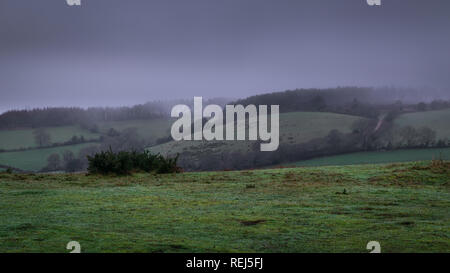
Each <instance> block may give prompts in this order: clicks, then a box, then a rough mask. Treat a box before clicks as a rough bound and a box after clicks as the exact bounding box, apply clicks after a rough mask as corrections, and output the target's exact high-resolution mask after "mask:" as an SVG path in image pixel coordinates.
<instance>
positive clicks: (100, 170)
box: [87, 149, 181, 175]
mask: <svg viewBox="0 0 450 273" xmlns="http://www.w3.org/2000/svg"><path fill="white" fill-rule="evenodd" d="M87 158H88V162H89V167H88V171H89V173H97V174H116V175H127V174H130V173H131V172H132V171H144V172H156V173H176V172H179V171H180V170H181V169H180V168H179V167H178V166H177V160H178V156H177V157H175V158H165V157H163V156H161V155H160V154H156V155H154V154H152V153H150V152H148V151H144V152H136V151H133V152H125V151H121V152H118V153H114V152H113V151H112V149H110V150H109V151H106V152H104V151H102V152H99V153H96V154H94V155H93V156H88V157H87Z"/></svg>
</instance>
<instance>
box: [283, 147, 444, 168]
mask: <svg viewBox="0 0 450 273" xmlns="http://www.w3.org/2000/svg"><path fill="white" fill-rule="evenodd" d="M439 158H442V159H445V160H450V148H443V149H410V150H396V151H386V152H360V153H351V154H343V155H336V156H327V157H320V158H314V159H310V160H304V161H299V162H294V163H289V164H282V165H288V166H331V165H353V164H377V163H393V162H409V161H422V160H423V161H425V160H432V159H439Z"/></svg>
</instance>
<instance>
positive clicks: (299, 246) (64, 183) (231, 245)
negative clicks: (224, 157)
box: [0, 162, 450, 253]
mask: <svg viewBox="0 0 450 273" xmlns="http://www.w3.org/2000/svg"><path fill="white" fill-rule="evenodd" d="M449 164H450V163H449V162H434V163H433V164H431V163H430V162H416V163H406V164H392V165H360V166H340V167H339V166H335V167H314V168H291V169H287V168H286V169H272V170H256V171H239V172H200V173H183V174H170V175H153V174H134V175H132V176H124V177H112V176H111V177H109V176H108V177H103V176H91V175H89V176H86V175H84V174H72V175H69V174H54V175H43V174H29V175H24V174H6V173H0V219H2V221H0V252H61V253H67V252H68V250H66V244H67V243H68V242H69V241H72V240H75V241H78V242H79V243H80V244H81V250H82V252H143V253H150V252H258V253H259V252H282V253H286V252H302V253H304V252H326V253H327V252H361V253H367V252H368V251H367V250H366V244H367V243H368V242H369V241H378V242H380V244H381V251H382V252H384V253H389V252H448V251H450V238H449V230H450V214H449V210H448V208H449V206H450V188H449V178H450V165H449Z"/></svg>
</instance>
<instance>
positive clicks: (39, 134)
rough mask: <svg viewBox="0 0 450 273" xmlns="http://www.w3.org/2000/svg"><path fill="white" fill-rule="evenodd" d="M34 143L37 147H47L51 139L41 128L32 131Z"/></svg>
mask: <svg viewBox="0 0 450 273" xmlns="http://www.w3.org/2000/svg"><path fill="white" fill-rule="evenodd" d="M33 135H34V141H35V142H36V144H37V145H38V146H39V147H44V146H49V145H50V144H51V137H50V134H48V133H47V132H46V131H45V130H44V129H43V128H39V129H36V130H34V131H33Z"/></svg>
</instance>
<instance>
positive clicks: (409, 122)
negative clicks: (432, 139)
mask: <svg viewBox="0 0 450 273" xmlns="http://www.w3.org/2000/svg"><path fill="white" fill-rule="evenodd" d="M395 124H396V125H398V126H412V127H415V128H420V127H424V126H426V127H429V128H430V129H432V130H434V131H436V133H437V137H438V138H450V109H445V110H439V111H426V112H416V113H408V114H403V115H400V116H399V117H398V118H397V119H396V120H395Z"/></svg>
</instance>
